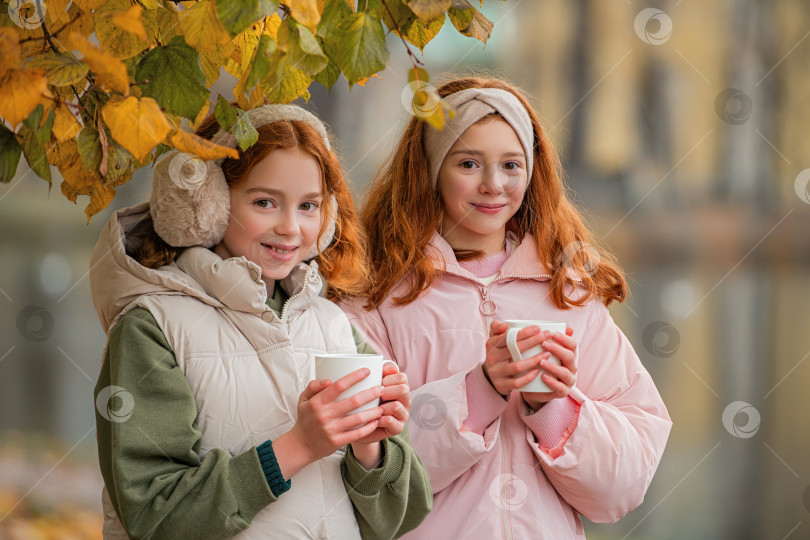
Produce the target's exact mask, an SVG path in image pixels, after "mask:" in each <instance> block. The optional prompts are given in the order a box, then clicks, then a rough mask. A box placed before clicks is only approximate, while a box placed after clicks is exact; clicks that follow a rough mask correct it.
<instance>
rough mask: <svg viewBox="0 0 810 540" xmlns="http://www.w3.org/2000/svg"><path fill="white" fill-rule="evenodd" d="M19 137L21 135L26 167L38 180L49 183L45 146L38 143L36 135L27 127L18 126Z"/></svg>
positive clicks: (49, 175)
mask: <svg viewBox="0 0 810 540" xmlns="http://www.w3.org/2000/svg"><path fill="white" fill-rule="evenodd" d="M20 135H22V150H23V155H25V160H26V161H27V162H28V166H29V167H31V170H33V171H34V172H35V173H37V174H38V175H39V177H40V178H44V179H45V180H47V181H48V184H50V183H51V168H50V166H49V165H48V160H47V156H46V155H45V146H44V145H43V144H42V143H40V142H39V139H38V138H37V135H36V133H35V132H34V130H33V129H31V128H29V127H28V126H27V125H22V126H20Z"/></svg>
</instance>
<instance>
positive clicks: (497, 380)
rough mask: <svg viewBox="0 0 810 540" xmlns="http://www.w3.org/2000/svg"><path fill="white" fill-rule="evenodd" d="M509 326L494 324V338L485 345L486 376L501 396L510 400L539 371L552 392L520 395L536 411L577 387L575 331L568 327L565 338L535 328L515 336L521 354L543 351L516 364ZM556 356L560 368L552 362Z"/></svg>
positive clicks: (521, 331)
mask: <svg viewBox="0 0 810 540" xmlns="http://www.w3.org/2000/svg"><path fill="white" fill-rule="evenodd" d="M507 330H508V326H507V325H506V323H504V322H503V321H497V320H496V321H493V322H492V326H491V331H492V335H491V337H490V338H489V339H488V340H487V342H486V349H487V354H486V359H485V360H484V365H483V369H484V373H485V374H486V375H487V377H488V378H489V380H490V382H491V383H492V386H493V387H495V390H497V391H498V393H500V394H501V395H502V396H504V397H507V398H508V396H509V394H511V392H512V391H513V390H519V389H521V388H523V387H524V386H525V385H526V384H528V383H529V382H531V381H533V380H534V379H535V378H537V377H538V376H539V375H540V368H542V369H543V370H545V373H543V374H542V379H541V380H542V381H543V382H544V383H546V385H548V387H549V388H551V390H552V391H551V392H521V393H522V394H523V399H524V400H525V401H526V403H527V404H528V405H529V407H531V408H532V409H533V410H537V409H539V408H540V407H542V406H543V404H545V403H546V402H548V401H550V400H552V399H555V398H561V397H565V396H567V395H568V393H569V392H570V390H571V388H572V387H573V386H574V384H575V383H576V372H577V366H576V347H577V343H576V341H575V340H574V339H572V338H571V336H572V335H573V333H574V330H573V329H572V328H570V327H566V330H565V334H562V333H559V332H548V331H541V330H540V329H539V328H538V327H536V326H528V327H526V328H521V329H520V330H519V331H518V332H517V335H516V338H517V339H516V343H517V347H518V349H519V350H520V351H521V352H525V351H528V350H530V349H532V348H534V347H537V346H541V347H542V348H543V351H542V352H540V353H539V354H537V355H534V356H531V357H529V358H524V359H523V360H520V361H517V362H513V361H512V354H511V353H510V352H509V349H508V347H507V343H506V332H507ZM551 354H553V355H554V356H556V357H557V358H558V359H559V360H560V365H557V364H555V363H553V362H550V361H549V357H550V356H551Z"/></svg>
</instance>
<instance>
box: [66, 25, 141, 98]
mask: <svg viewBox="0 0 810 540" xmlns="http://www.w3.org/2000/svg"><path fill="white" fill-rule="evenodd" d="M70 43H71V45H72V46H73V48H75V49H76V50H78V51H79V52H80V53H82V54H83V55H84V61H85V62H87V64H88V65H89V66H90V69H91V70H92V71H93V72H94V73H95V74H96V85H97V86H100V87H101V88H103V89H105V90H112V91H113V92H118V93H121V94H124V95H125V96H127V95H129V77H128V76H127V66H126V65H124V63H123V62H121V61H120V60H118V59H117V58H115V57H113V56H112V55H109V54H107V53H105V52H104V51H102V50H101V49H99V48H98V47H96V46H95V45H93V44H92V43H90V42H89V41H87V39H85V37H84V36H82V35H81V34H79V33H78V32H71V34H70Z"/></svg>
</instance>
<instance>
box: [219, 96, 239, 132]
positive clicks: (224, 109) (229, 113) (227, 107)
mask: <svg viewBox="0 0 810 540" xmlns="http://www.w3.org/2000/svg"><path fill="white" fill-rule="evenodd" d="M214 118H216V119H217V122H218V123H219V127H221V128H222V129H223V130H225V131H231V128H233V125H234V124H235V123H236V109H235V108H234V107H232V106H231V104H230V103H228V102H227V101H225V98H223V97H222V96H217V103H216V105H214Z"/></svg>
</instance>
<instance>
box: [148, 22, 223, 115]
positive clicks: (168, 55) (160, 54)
mask: <svg viewBox="0 0 810 540" xmlns="http://www.w3.org/2000/svg"><path fill="white" fill-rule="evenodd" d="M135 80H136V81H138V82H142V83H143V84H142V85H141V88H142V89H143V97H151V98H153V99H154V100H155V101H157V102H158V104H159V105H160V106H161V107H163V108H164V109H165V110H166V112H168V113H169V114H175V115H179V116H183V117H185V118H188V119H189V120H194V119H195V118H196V117H197V113H199V112H200V109H202V108H203V106H205V102H206V101H208V96H209V92H208V89H207V88H206V87H205V75H204V74H203V71H202V67H201V66H200V55H199V53H198V52H197V51H196V50H194V49H192V48H191V47H189V46H188V45H187V44H186V42H185V40H184V39H183V37H182V36H175V37H174V38H172V40H171V42H170V43H169V44H168V45H164V46H162V47H155V48H154V49H152V50H151V51H149V53H148V54H146V55H145V56H144V57H143V58H141V60H140V62H138V65H137V66H136V67H135Z"/></svg>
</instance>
